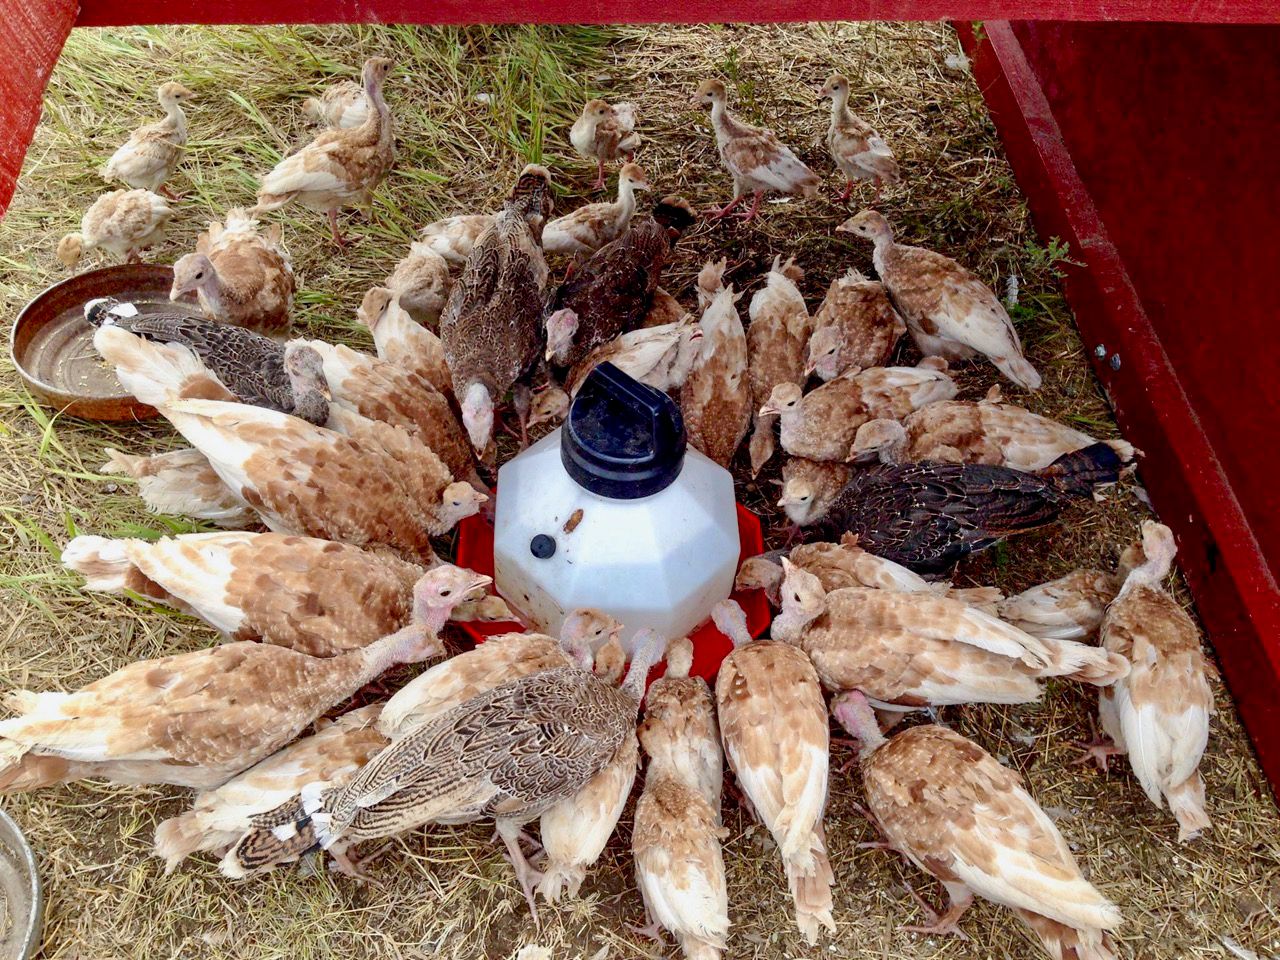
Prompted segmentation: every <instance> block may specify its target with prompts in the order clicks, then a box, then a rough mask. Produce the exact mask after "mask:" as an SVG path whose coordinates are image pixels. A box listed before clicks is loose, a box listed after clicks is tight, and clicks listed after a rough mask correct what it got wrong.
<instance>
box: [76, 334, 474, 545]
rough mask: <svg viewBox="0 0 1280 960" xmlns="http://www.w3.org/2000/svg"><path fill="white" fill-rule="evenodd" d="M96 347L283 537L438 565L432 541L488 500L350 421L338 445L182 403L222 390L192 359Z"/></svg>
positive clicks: (409, 446) (127, 345)
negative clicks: (380, 549)
mask: <svg viewBox="0 0 1280 960" xmlns="http://www.w3.org/2000/svg"><path fill="white" fill-rule="evenodd" d="M94 346H95V347H96V348H97V349H98V352H99V353H100V354H102V356H103V357H104V358H105V359H106V360H107V362H109V363H111V364H112V365H113V366H114V367H115V368H116V374H117V376H119V377H120V381H121V383H123V384H124V385H125V388H126V389H128V390H129V391H130V392H132V393H133V395H134V396H136V397H138V398H139V399H143V402H145V403H151V404H152V405H153V406H155V407H157V408H158V409H159V410H161V412H162V413H163V414H164V416H165V417H166V418H167V419H168V420H169V422H170V423H172V424H173V425H174V427H175V428H177V429H178V431H179V432H180V433H182V434H183V436H185V437H186V438H187V440H188V441H189V442H190V443H191V444H192V446H194V447H195V448H196V449H198V450H199V451H200V452H201V453H203V454H204V455H205V457H207V458H208V460H209V462H210V463H211V464H212V465H213V468H214V470H215V471H217V473H218V476H220V477H221V478H222V481H223V483H225V484H226V485H227V487H228V488H229V489H230V490H231V491H232V492H233V493H234V494H235V495H236V496H238V497H239V498H240V499H241V500H242V501H243V502H244V503H245V504H247V505H249V506H252V507H253V508H254V510H255V511H256V512H257V513H258V514H259V516H261V517H262V520H263V522H264V523H266V524H267V526H269V527H270V528H271V529H273V530H276V531H277V532H282V533H296V534H301V535H304V536H316V537H321V538H322V539H327V540H341V541H344V542H347V543H354V544H356V545H360V546H363V545H383V546H387V547H391V548H393V549H396V550H399V551H401V552H402V553H403V554H405V556H406V557H407V558H408V559H411V560H413V561H415V562H422V563H425V564H431V563H432V562H434V560H435V553H434V552H433V550H432V548H431V542H430V538H431V537H432V536H438V535H440V534H442V533H445V532H446V531H448V530H450V529H452V527H453V526H454V524H456V523H457V522H458V521H459V520H461V519H463V518H464V517H468V516H471V515H472V514H474V513H475V512H476V511H477V510H478V509H479V508H480V505H481V504H482V503H483V502H484V501H485V500H486V499H487V497H486V496H485V495H484V494H482V493H480V492H478V491H477V490H475V489H474V488H473V487H472V486H471V485H470V484H468V483H466V482H463V481H458V482H455V481H454V480H453V478H452V476H451V475H450V473H449V469H448V467H446V466H445V464H444V463H443V462H442V461H441V460H440V458H439V457H437V456H436V455H435V454H434V453H432V452H431V450H430V448H428V447H426V446H424V445H423V444H422V443H421V442H420V441H419V440H417V439H416V438H414V437H413V436H411V435H410V434H408V433H406V432H405V431H403V430H401V429H399V428H398V427H393V426H391V425H390V424H386V423H380V422H377V421H372V420H365V419H364V418H363V417H358V416H355V415H351V414H348V415H346V416H345V417H343V418H342V427H343V430H344V431H346V432H345V433H338V432H337V431H335V430H329V429H326V428H324V427H317V426H314V425H312V424H309V423H307V422H306V421H305V420H301V419H299V418H297V417H291V416H289V415H288V414H284V413H279V412H278V411H275V410H266V409H264V408H262V407H251V406H246V405H244V404H239V403H230V402H226V401H222V400H203V399H186V398H187V397H190V396H195V397H203V396H217V395H218V394H217V393H214V392H211V391H213V390H214V388H220V386H221V385H220V384H217V383H216V381H212V382H211V379H210V377H209V375H208V374H207V372H205V371H204V368H203V367H202V366H201V365H200V363H199V361H198V360H197V359H196V357H195V355H194V354H193V353H191V351H189V350H188V349H186V348H185V347H181V346H178V345H176V344H159V343H150V342H148V341H146V340H143V339H141V338H140V337H137V336H135V335H134V334H131V333H129V332H128V331H125V330H122V329H120V328H119V327H116V326H112V325H110V324H108V325H105V326H103V327H101V328H100V329H99V330H98V332H97V334H96V335H95V336H94ZM144 398H145V399H144Z"/></svg>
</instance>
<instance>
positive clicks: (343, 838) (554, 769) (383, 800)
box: [280, 631, 663, 917]
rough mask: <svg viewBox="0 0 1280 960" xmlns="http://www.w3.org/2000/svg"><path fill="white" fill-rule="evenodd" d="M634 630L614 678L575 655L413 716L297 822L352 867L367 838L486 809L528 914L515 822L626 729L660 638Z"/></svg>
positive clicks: (591, 765)
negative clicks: (616, 681) (621, 672)
mask: <svg viewBox="0 0 1280 960" xmlns="http://www.w3.org/2000/svg"><path fill="white" fill-rule="evenodd" d="M636 639H637V641H638V643H639V645H638V647H637V648H636V652H635V655H634V657H633V659H632V661H631V667H630V669H629V670H628V672H627V677H626V680H624V681H623V684H622V687H621V688H617V687H613V686H610V685H609V684H607V683H604V682H603V681H601V680H598V679H597V678H596V677H594V676H593V675H592V674H591V673H590V672H589V671H586V670H583V669H580V668H579V667H577V666H569V667H559V668H556V669H553V670H545V671H543V672H541V673H536V674H533V675H532V676H527V677H522V678H520V679H518V680H513V681H510V682H508V683H504V684H502V685H501V686H498V687H495V688H494V689H492V690H490V691H488V692H486V693H483V694H481V695H479V696H477V697H473V698H472V699H470V700H468V701H466V702H464V703H462V704H460V705H458V706H457V707H454V708H453V709H452V710H449V711H447V712H445V713H442V714H440V715H438V716H436V717H434V718H433V719H431V720H428V721H427V722H425V723H423V724H421V725H420V726H418V727H416V728H415V729H414V730H413V731H411V732H410V733H408V734H407V735H406V736H404V737H403V738H401V739H400V740H397V741H395V742H394V743H392V744H391V745H390V746H389V747H387V748H386V749H385V750H383V751H382V753H380V754H378V755H377V756H376V757H374V758H373V760H371V761H370V762H369V763H368V764H367V765H366V766H365V767H364V769H363V770H361V771H360V773H359V774H358V775H357V776H356V777H355V779H353V780H352V781H351V782H350V783H348V784H347V785H346V786H344V787H342V788H340V789H338V790H334V791H320V792H318V793H317V792H315V791H308V790H304V791H303V808H304V812H305V818H300V820H299V825H302V826H306V827H308V828H312V829H314V830H315V833H316V837H317V839H318V841H319V843H320V844H321V846H323V847H324V848H325V849H327V850H329V852H330V853H331V854H333V855H334V858H335V860H336V861H337V862H338V864H339V865H340V866H343V865H345V866H346V867H347V868H350V867H351V864H350V861H349V859H348V858H347V856H346V853H345V850H346V849H348V848H350V847H351V846H353V845H355V844H357V843H359V842H361V841H363V840H372V839H376V838H379V837H387V836H394V835H395V834H398V833H401V832H403V831H405V830H411V829H413V828H415V827H418V826H422V825H424V824H427V823H467V822H471V821H474V820H479V819H484V818H489V817H492V818H493V819H494V821H495V822H496V826H497V830H498V834H499V835H500V836H501V837H502V839H503V842H504V843H505V844H506V847H507V852H508V854H509V855H510V858H511V862H512V865H513V866H514V867H515V871H516V877H517V879H518V880H519V882H520V886H521V889H522V890H523V891H524V895H525V899H526V900H527V901H528V903H529V908H530V911H531V912H532V913H533V914H534V916H535V917H536V916H537V908H536V905H535V902H534V885H535V884H536V883H537V882H538V880H539V879H540V875H539V873H538V871H537V870H535V869H534V868H533V867H532V866H531V865H530V864H529V862H528V860H527V859H526V858H525V855H524V851H522V850H521V849H520V842H519V837H520V832H521V827H522V826H523V825H524V824H526V823H529V822H530V821H532V820H534V819H536V818H537V817H539V816H541V815H542V814H543V813H545V812H546V811H547V810H549V809H550V808H551V807H553V806H555V805H556V804H557V803H559V802H560V801H562V800H564V799H566V798H568V797H570V796H573V795H574V794H575V793H577V792H578V791H579V790H580V789H581V788H582V787H583V786H584V785H585V784H586V783H587V782H588V781H589V780H590V779H591V778H592V777H594V776H595V775H596V774H597V773H599V772H600V771H601V770H602V769H604V768H605V767H606V766H608V765H609V764H610V763H611V762H613V760H614V758H615V757H616V755H617V752H618V749H619V747H621V746H622V744H623V742H624V741H625V740H626V738H627V737H629V736H634V734H635V722H636V711H637V710H638V709H639V706H640V698H641V696H642V695H643V694H644V683H645V677H646V676H647V674H648V672H649V668H650V667H651V666H652V665H653V664H654V663H655V662H656V661H657V660H659V659H660V658H661V656H662V648H663V640H662V638H661V637H659V636H657V635H656V634H654V633H653V632H652V631H641V632H640V633H639V634H637V637H636ZM285 832H286V831H284V830H281V831H280V833H282V834H283V833H285ZM282 842H283V841H282Z"/></svg>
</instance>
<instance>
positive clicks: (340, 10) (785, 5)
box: [77, 0, 1280, 27]
mask: <svg viewBox="0 0 1280 960" xmlns="http://www.w3.org/2000/svg"><path fill="white" fill-rule="evenodd" d="M987 19H1009V20H1027V19H1034V20H1164V21H1177V22H1188V23H1277V22H1280V6H1278V5H1277V4H1276V3H1275V2H1274V0H1193V2H1187V0H1039V2H1035V3H1031V2H1027V0H773V2H761V0H727V2H722V0H679V2H674V0H607V2H606V0H544V2H542V3H517V2H513V0H435V2H424V0H274V2H270V3H263V2H262V0H219V2H213V3H210V2H208V0H84V3H83V4H82V6H81V10H80V19H79V20H78V21H77V25H78V26H82V27H102V26H120V25H124V24H133V23H437V24H467V23H784V22H793V21H806V20H987Z"/></svg>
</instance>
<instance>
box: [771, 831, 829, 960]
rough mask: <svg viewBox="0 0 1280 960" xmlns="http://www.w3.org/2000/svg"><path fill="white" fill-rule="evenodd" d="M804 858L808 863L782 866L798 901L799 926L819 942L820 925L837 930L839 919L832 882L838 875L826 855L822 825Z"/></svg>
mask: <svg viewBox="0 0 1280 960" xmlns="http://www.w3.org/2000/svg"><path fill="white" fill-rule="evenodd" d="M804 860H805V861H806V863H807V864H808V866H807V867H801V866H799V865H797V864H796V863H793V862H792V861H789V860H788V861H785V862H784V864H783V866H784V867H786V871H787V884H788V886H790V887H791V899H792V900H793V901H795V906H796V926H797V927H798V928H799V929H800V935H801V936H803V937H804V939H805V941H806V942H807V943H809V944H814V943H817V942H818V928H819V927H824V928H825V929H826V930H827V932H828V933H835V932H836V921H835V918H834V917H833V916H832V915H831V911H832V908H833V904H832V901H831V886H832V884H833V883H835V879H836V878H835V874H834V873H832V871H831V862H830V861H829V860H828V859H827V843H826V839H825V837H823V835H822V830H821V827H819V829H818V831H816V832H815V834H814V838H813V846H812V847H811V848H810V849H809V851H808V856H806V857H804Z"/></svg>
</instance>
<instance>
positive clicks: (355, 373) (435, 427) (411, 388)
mask: <svg viewBox="0 0 1280 960" xmlns="http://www.w3.org/2000/svg"><path fill="white" fill-rule="evenodd" d="M383 320H384V321H385V320H386V316H385V315H384V316H383ZM379 326H381V323H380V324H379ZM423 332H424V333H426V331H425V330H424V331H423ZM297 348H301V349H304V350H312V351H314V352H315V354H316V355H317V356H318V357H319V358H320V362H321V365H322V371H323V376H324V379H325V382H326V385H327V389H328V392H329V395H330V397H331V399H332V407H331V418H332V421H333V422H332V423H331V426H334V427H337V428H339V429H341V428H342V425H343V417H344V415H351V414H356V415H358V416H360V417H364V418H367V419H369V420H378V421H381V422H382V423H389V424H391V425H392V426H395V427H400V428H401V429H403V430H406V431H407V432H408V433H410V434H412V435H413V436H415V437H417V438H418V440H420V441H422V443H423V444H425V445H426V446H427V447H430V448H431V452H432V453H434V454H435V455H436V456H437V457H439V458H440V459H441V460H442V461H443V462H444V465H445V466H446V467H448V468H449V472H450V473H451V474H452V475H453V476H454V477H455V478H457V479H458V480H466V481H467V482H468V483H470V484H471V485H472V486H473V487H475V488H476V489H477V490H479V491H480V492H481V493H485V492H487V491H488V488H487V487H486V486H485V485H484V484H483V483H482V482H481V481H480V477H479V476H478V475H477V474H476V466H475V460H474V459H473V458H472V456H471V445H470V444H469V443H468V442H467V434H466V431H464V430H463V429H462V424H461V423H459V422H458V418H457V417H456V416H454V413H453V408H452V407H451V406H450V405H449V400H448V398H447V397H446V396H445V395H444V394H443V393H441V392H440V391H439V390H437V389H436V388H435V387H434V386H433V385H432V384H431V383H430V382H428V380H427V379H426V378H425V377H423V376H421V375H419V374H418V373H415V372H414V371H412V370H409V369H406V368H405V367H402V366H400V365H399V364H396V363H392V362H390V361H387V360H383V359H380V358H378V357H371V356H370V355H369V354H367V353H361V352H360V351H358V350H352V349H351V348H350V347H348V346H345V345H344V344H336V345H335V344H332V343H325V342H324V341H322V340H294V341H291V342H290V343H289V345H288V348H287V349H297Z"/></svg>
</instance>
